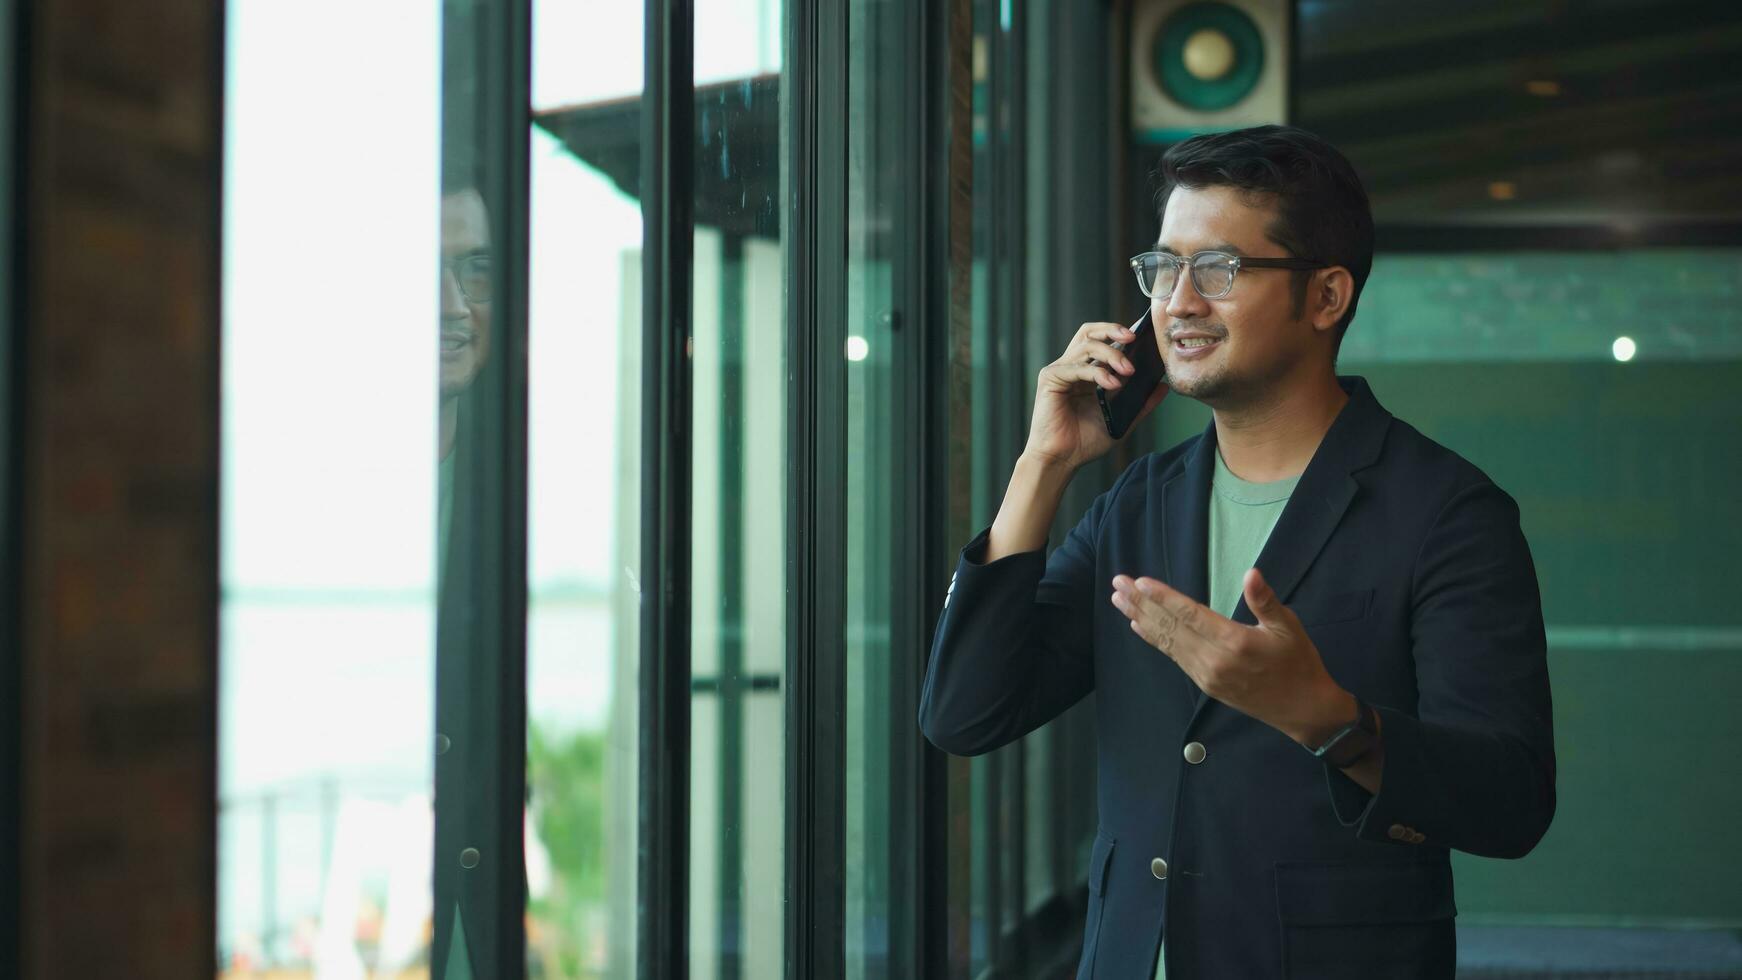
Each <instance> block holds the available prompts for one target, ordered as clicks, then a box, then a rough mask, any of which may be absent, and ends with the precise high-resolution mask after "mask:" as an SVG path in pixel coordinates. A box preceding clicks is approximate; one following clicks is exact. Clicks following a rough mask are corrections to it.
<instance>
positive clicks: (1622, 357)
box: [1609, 337, 1639, 361]
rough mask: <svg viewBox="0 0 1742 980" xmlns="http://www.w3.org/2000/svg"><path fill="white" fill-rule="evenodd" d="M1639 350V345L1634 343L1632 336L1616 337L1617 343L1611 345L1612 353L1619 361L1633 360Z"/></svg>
mask: <svg viewBox="0 0 1742 980" xmlns="http://www.w3.org/2000/svg"><path fill="white" fill-rule="evenodd" d="M1638 350H1639V347H1638V345H1636V344H1635V343H1633V338H1632V337H1616V338H1615V343H1613V344H1611V345H1610V346H1609V351H1610V353H1613V354H1614V355H1615V359H1616V360H1617V361H1631V360H1633V355H1634V354H1635V353H1637V352H1638Z"/></svg>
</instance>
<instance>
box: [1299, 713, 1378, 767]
mask: <svg viewBox="0 0 1742 980" xmlns="http://www.w3.org/2000/svg"><path fill="white" fill-rule="evenodd" d="M1378 741H1379V715H1378V713H1377V712H1375V711H1374V710H1373V706H1372V705H1370V704H1368V703H1367V702H1365V701H1362V700H1361V699H1359V698H1356V699H1355V720H1354V721H1351V722H1349V723H1348V724H1347V725H1344V726H1343V727H1342V728H1340V729H1338V730H1337V732H1336V734H1334V735H1332V736H1331V737H1330V738H1328V739H1326V740H1325V743H1324V744H1323V745H1321V746H1319V747H1318V748H1316V749H1314V750H1312V751H1313V755H1314V757H1316V758H1319V759H1323V760H1324V761H1325V762H1327V763H1329V764H1330V765H1333V766H1336V767H1337V768H1338V769H1347V768H1349V767H1350V766H1352V765H1354V764H1355V763H1357V762H1360V761H1361V760H1362V759H1363V758H1365V757H1366V756H1367V753H1369V752H1371V751H1373V746H1374V745H1376V744H1378Z"/></svg>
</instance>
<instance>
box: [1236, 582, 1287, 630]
mask: <svg viewBox="0 0 1742 980" xmlns="http://www.w3.org/2000/svg"><path fill="white" fill-rule="evenodd" d="M1241 591H1243V592H1244V593H1245V594H1246V608H1247V609H1250V610H1252V615H1253V617H1254V618H1256V619H1257V620H1258V624H1259V625H1260V626H1265V627H1269V628H1272V629H1276V628H1282V629H1292V628H1293V626H1294V623H1293V622H1292V619H1293V613H1292V611H1291V610H1290V609H1289V608H1288V607H1287V606H1285V605H1283V604H1282V600H1281V599H1280V598H1278V597H1277V595H1276V590H1275V589H1272V588H1271V587H1270V583H1269V582H1266V581H1265V580H1264V573H1263V572H1260V571H1259V570H1258V569H1256V568H1249V569H1247V570H1246V577H1245V579H1244V580H1243V581H1242V582H1241Z"/></svg>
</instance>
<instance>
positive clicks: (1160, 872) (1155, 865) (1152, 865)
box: [1149, 858, 1167, 881]
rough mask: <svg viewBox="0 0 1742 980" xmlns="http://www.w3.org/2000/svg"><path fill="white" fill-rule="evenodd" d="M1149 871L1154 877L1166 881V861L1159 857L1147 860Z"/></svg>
mask: <svg viewBox="0 0 1742 980" xmlns="http://www.w3.org/2000/svg"><path fill="white" fill-rule="evenodd" d="M1149 873H1150V874H1152V875H1154V876H1155V877H1156V879H1157V880H1159V881H1166V880H1167V862H1166V861H1163V860H1162V859H1161V858H1156V859H1155V860H1153V861H1151V862H1149Z"/></svg>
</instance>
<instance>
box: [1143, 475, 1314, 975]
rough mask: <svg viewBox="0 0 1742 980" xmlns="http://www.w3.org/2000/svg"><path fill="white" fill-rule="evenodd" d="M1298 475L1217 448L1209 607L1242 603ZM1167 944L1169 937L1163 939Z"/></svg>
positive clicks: (1161, 962)
mask: <svg viewBox="0 0 1742 980" xmlns="http://www.w3.org/2000/svg"><path fill="white" fill-rule="evenodd" d="M1299 482H1300V477H1299V476H1291V477H1289V478H1288V479H1286V480H1277V481H1275V482H1274V483H1253V482H1251V481H1250V480H1242V479H1240V478H1239V477H1237V476H1235V475H1234V473H1233V471H1232V470H1230V469H1228V464H1227V463H1224V462H1222V451H1221V450H1220V449H1218V450H1216V475H1215V477H1214V479H1213V480H1212V482H1211V493H1210V555H1209V559H1210V608H1211V609H1214V610H1215V611H1216V612H1219V613H1221V614H1222V615H1224V616H1233V615H1234V607H1236V606H1238V605H1239V604H1240V594H1241V592H1240V585H1241V583H1242V582H1243V581H1245V578H1246V569H1248V568H1251V567H1252V566H1253V565H1254V564H1256V563H1257V561H1258V553H1259V552H1261V551H1263V550H1264V542H1265V541H1268V540H1269V539H1270V532H1271V529H1273V528H1275V527H1276V521H1277V519H1278V518H1280V517H1281V516H1282V509H1283V508H1284V507H1286V506H1288V498H1289V497H1290V496H1291V495H1292V494H1293V493H1294V487H1295V484H1297V483H1299ZM1163 945H1164V946H1165V943H1164V944H1163ZM1166 959H1167V958H1166V957H1165V956H1163V955H1160V954H1158V955H1157V956H1156V958H1155V980H1166V977H1167V964H1166Z"/></svg>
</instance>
